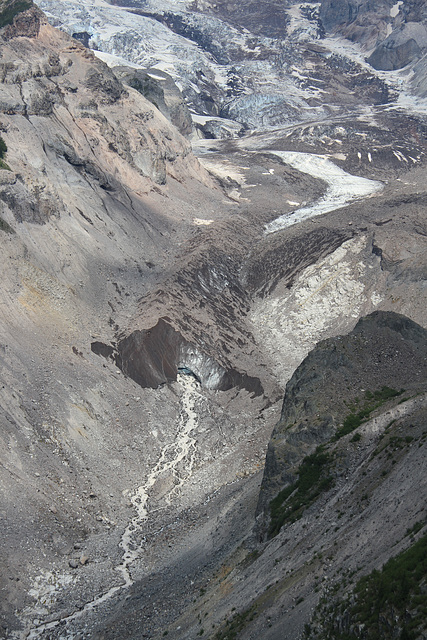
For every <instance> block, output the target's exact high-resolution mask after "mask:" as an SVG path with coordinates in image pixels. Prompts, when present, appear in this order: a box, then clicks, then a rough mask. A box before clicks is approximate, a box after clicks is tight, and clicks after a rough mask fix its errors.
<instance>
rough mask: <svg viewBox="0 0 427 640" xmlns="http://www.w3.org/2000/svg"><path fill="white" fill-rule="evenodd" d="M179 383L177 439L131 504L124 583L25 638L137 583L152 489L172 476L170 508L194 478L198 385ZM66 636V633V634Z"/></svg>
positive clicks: (183, 378)
mask: <svg viewBox="0 0 427 640" xmlns="http://www.w3.org/2000/svg"><path fill="white" fill-rule="evenodd" d="M177 382H178V383H179V385H180V387H181V397H180V413H179V417H178V422H177V432H176V437H175V439H174V440H173V442H171V443H170V444H168V445H166V447H164V449H163V450H162V452H161V454H160V457H159V460H158V462H157V464H156V465H155V466H154V467H153V469H151V471H150V473H149V474H148V477H147V479H146V480H145V482H144V484H142V485H141V486H139V487H138V488H137V489H136V491H135V493H134V494H133V496H132V498H131V503H132V505H133V507H134V508H135V512H136V513H135V515H134V517H133V518H132V519H131V521H130V522H129V524H128V525H127V527H126V529H125V530H124V532H123V535H122V537H121V541H120V547H121V548H122V550H123V556H122V560H121V562H120V564H119V565H117V566H116V567H115V570H116V571H117V572H118V573H119V574H120V575H121V578H122V583H121V584H118V585H115V586H113V587H111V589H109V590H108V591H106V592H105V593H103V594H101V595H100V596H98V597H97V598H95V599H93V600H91V601H90V602H88V603H87V604H86V605H85V606H84V607H83V608H82V609H80V610H78V611H75V612H74V613H72V614H71V615H69V616H65V617H62V618H59V619H57V620H54V621H52V622H48V623H45V624H40V625H37V626H36V627H35V628H32V629H30V630H27V632H26V633H24V637H25V638H28V639H29V640H35V639H37V638H41V637H43V636H44V634H45V633H46V632H48V631H49V630H52V629H54V628H55V627H56V626H57V625H58V624H59V623H60V622H62V623H64V622H65V623H67V624H69V623H70V622H72V621H73V620H77V619H78V618H80V617H82V616H83V615H84V614H86V613H88V612H90V611H92V610H93V609H95V608H97V607H99V606H100V605H101V604H103V603H104V602H107V601H108V600H110V599H111V598H112V597H113V596H114V595H115V594H116V593H117V592H119V591H121V590H122V589H126V588H127V587H130V586H131V585H132V584H133V583H134V580H133V578H132V574H131V567H132V564H133V563H134V562H136V561H137V560H138V559H140V557H141V553H142V543H143V541H144V537H143V534H142V532H141V528H142V526H143V525H144V523H145V522H146V520H147V519H148V517H149V509H148V506H147V505H148V501H149V497H150V489H152V488H153V486H154V485H155V483H156V481H157V480H158V478H160V476H161V475H163V474H164V473H169V474H170V475H171V476H172V477H173V486H172V488H171V489H170V491H169V493H168V494H167V495H166V496H165V498H164V499H165V502H166V503H167V504H170V503H171V501H172V498H173V496H174V495H176V494H177V493H178V492H179V490H180V488H181V486H182V485H183V484H184V482H186V480H188V478H189V477H190V476H191V473H192V469H193V465H194V459H195V453H196V439H195V438H194V437H193V432H194V430H195V429H196V427H197V425H198V419H197V413H196V408H195V407H196V403H197V400H198V398H199V395H200V394H199V392H198V389H199V387H200V385H199V383H198V381H197V380H196V379H195V378H194V377H193V376H192V375H185V374H180V373H178V375H177ZM63 633H64V632H63ZM61 637H64V638H70V639H71V638H73V637H74V636H73V634H72V633H69V634H67V633H66V635H62V636H61Z"/></svg>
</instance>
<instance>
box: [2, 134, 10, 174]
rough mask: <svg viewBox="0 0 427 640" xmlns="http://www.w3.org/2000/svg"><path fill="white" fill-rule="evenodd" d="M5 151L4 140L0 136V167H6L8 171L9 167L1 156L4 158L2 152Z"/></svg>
mask: <svg viewBox="0 0 427 640" xmlns="http://www.w3.org/2000/svg"><path fill="white" fill-rule="evenodd" d="M6 151H7V146H6V143H5V141H4V140H3V138H2V137H1V136H0V169H7V171H10V167H9V165H8V164H6V162H4V160H3V158H4V154H5V153H6Z"/></svg>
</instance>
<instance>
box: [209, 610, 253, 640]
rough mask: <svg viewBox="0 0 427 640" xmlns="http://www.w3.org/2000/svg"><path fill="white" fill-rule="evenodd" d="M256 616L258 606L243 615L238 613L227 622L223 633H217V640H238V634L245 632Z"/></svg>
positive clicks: (243, 612)
mask: <svg viewBox="0 0 427 640" xmlns="http://www.w3.org/2000/svg"><path fill="white" fill-rule="evenodd" d="M256 615H257V606H256V604H254V605H252V606H251V607H250V608H249V609H246V610H245V611H242V612H241V613H236V614H235V615H234V616H233V618H232V619H230V620H227V622H226V623H225V628H223V629H222V630H221V631H217V633H216V634H215V640H236V638H237V636H238V634H239V633H240V632H241V631H243V629H244V628H245V627H246V625H247V624H248V623H249V622H252V620H253V619H254V618H255V617H256Z"/></svg>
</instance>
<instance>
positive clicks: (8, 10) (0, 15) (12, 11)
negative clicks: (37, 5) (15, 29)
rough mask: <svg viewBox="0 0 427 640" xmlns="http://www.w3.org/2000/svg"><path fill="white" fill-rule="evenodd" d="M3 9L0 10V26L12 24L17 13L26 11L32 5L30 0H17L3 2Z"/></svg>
mask: <svg viewBox="0 0 427 640" xmlns="http://www.w3.org/2000/svg"><path fill="white" fill-rule="evenodd" d="M3 5H5V6H4V8H3V11H0V28H2V27H6V26H7V25H8V24H12V22H13V19H14V17H15V16H16V15H18V13H22V12H23V11H27V9H29V8H30V7H32V6H33V3H32V0H18V1H17V2H6V3H3Z"/></svg>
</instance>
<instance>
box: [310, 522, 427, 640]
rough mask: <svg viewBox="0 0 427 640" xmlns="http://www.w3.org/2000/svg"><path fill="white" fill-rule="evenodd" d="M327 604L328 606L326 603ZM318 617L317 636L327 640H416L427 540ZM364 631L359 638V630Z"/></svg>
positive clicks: (426, 577)
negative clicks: (328, 639)
mask: <svg viewBox="0 0 427 640" xmlns="http://www.w3.org/2000/svg"><path fill="white" fill-rule="evenodd" d="M329 604H330V603H329ZM325 606H326V607H327V608H324V609H323V611H320V616H318V619H319V618H320V623H321V632H320V634H317V633H316V632H315V633H314V634H313V635H309V637H315V638H330V639H331V640H353V638H360V637H363V638H364V640H391V639H398V640H417V638H421V637H424V636H423V635H422V634H423V633H424V634H425V633H426V631H427V535H424V536H423V537H422V538H421V539H420V540H418V542H415V543H414V544H413V545H412V546H411V547H410V548H409V549H407V550H406V551H403V552H402V553H401V554H399V555H398V556H396V557H394V558H391V559H390V560H389V561H388V562H387V563H386V564H385V565H384V566H383V568H382V569H381V571H378V570H374V571H372V573H371V574H369V575H368V576H365V577H363V578H361V579H360V580H359V581H358V583H357V584H356V586H355V588H354V592H353V594H352V596H351V597H349V598H348V600H347V601H343V600H340V601H335V603H334V604H333V605H332V606H329V607H328V606H327V604H326V605H325ZM360 629H363V635H362V636H361V635H360V633H359V630H360Z"/></svg>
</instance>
